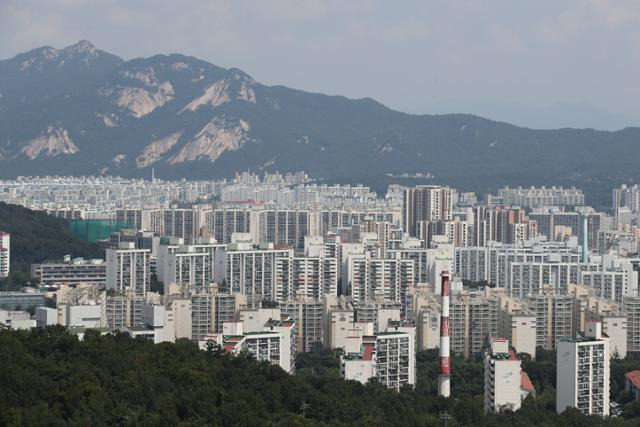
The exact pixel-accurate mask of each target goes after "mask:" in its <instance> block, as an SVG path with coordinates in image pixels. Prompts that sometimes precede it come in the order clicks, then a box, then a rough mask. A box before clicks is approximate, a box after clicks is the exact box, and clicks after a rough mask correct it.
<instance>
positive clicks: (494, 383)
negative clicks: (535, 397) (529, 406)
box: [484, 338, 522, 413]
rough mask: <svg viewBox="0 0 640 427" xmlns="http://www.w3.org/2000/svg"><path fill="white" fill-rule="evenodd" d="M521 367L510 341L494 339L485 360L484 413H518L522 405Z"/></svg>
mask: <svg viewBox="0 0 640 427" xmlns="http://www.w3.org/2000/svg"><path fill="white" fill-rule="evenodd" d="M521 371H522V369H521V367H520V359H518V356H517V355H516V353H515V352H514V351H513V350H511V349H509V341H508V340H506V339H504V338H494V339H493V340H492V341H491V351H490V352H487V355H486V356H485V360H484V412H485V413H490V412H501V411H503V410H505V409H509V410H512V411H517V410H518V409H520V406H521V404H522V397H521V383H522V378H521Z"/></svg>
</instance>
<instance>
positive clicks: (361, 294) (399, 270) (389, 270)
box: [347, 254, 415, 304]
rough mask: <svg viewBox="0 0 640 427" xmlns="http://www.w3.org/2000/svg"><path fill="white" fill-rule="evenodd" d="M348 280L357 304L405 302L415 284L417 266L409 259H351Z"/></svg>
mask: <svg viewBox="0 0 640 427" xmlns="http://www.w3.org/2000/svg"><path fill="white" fill-rule="evenodd" d="M347 280H348V286H349V287H350V288H351V296H352V298H353V301H354V303H355V304H360V303H364V302H366V301H375V300H377V299H380V298H382V299H384V300H385V301H396V302H404V301H405V300H406V297H407V292H408V290H409V289H410V288H412V287H413V286H414V284H415V276H414V263H413V261H412V260H409V259H404V260H403V259H400V258H396V259H380V258H371V256H370V255H369V254H366V255H365V256H364V257H363V256H351V257H349V260H348V275H347Z"/></svg>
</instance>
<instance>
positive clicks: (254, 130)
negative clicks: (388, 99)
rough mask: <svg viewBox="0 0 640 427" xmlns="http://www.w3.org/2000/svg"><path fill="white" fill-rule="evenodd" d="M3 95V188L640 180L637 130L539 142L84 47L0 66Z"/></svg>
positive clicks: (464, 121) (545, 134)
mask: <svg viewBox="0 0 640 427" xmlns="http://www.w3.org/2000/svg"><path fill="white" fill-rule="evenodd" d="M33 58H36V59H35V60H32V59H33ZM43 58H44V59H43ZM29 61H31V62H29ZM25 64H27V65H26V66H25ZM21 67H22V68H21ZM32 67H34V68H33V69H31V68H32ZM0 95H2V96H1V97H0V113H1V114H0V176H1V177H14V176H17V175H30V174H36V175H45V174H101V173H102V174H117V175H123V176H136V177H138V176H149V175H150V170H151V168H154V169H155V170H156V174H157V175H158V176H164V177H167V178H181V177H186V178H222V177H230V176H233V174H234V173H235V172H238V171H244V170H253V171H256V172H260V171H263V170H270V171H272V170H279V171H282V172H289V171H296V170H305V171H307V172H308V173H309V174H310V175H311V176H312V177H314V178H316V179H319V180H324V181H325V182H332V181H336V180H343V181H348V182H353V181H356V180H357V181H359V182H363V183H365V184H369V185H372V186H374V187H376V188H377V187H382V186H384V185H385V184H387V183H389V182H391V181H390V179H389V178H388V175H387V174H401V173H404V172H406V173H409V174H413V173H418V172H421V173H428V174H431V175H432V176H434V177H435V180H434V182H439V183H444V184H450V185H455V186H459V187H460V188H461V189H464V190H469V191H488V190H491V189H495V188H496V187H499V186H502V185H506V184H509V185H534V184H535V185H550V184H557V185H576V186H580V187H588V188H586V189H587V190H588V191H592V192H593V193H594V194H595V195H596V196H594V197H595V198H594V200H598V199H600V200H605V199H606V197H605V192H606V191H607V192H608V191H610V188H611V187H613V186H617V185H619V184H620V183H622V182H631V181H634V180H637V179H639V178H640V173H638V172H636V168H635V165H636V164H638V162H639V161H640V150H637V144H638V141H640V129H638V128H633V127H629V128H625V129H622V130H619V131H599V130H593V129H573V128H564V129H554V130H534V129H528V128H523V127H518V126H515V125H512V124H509V123H505V122H499V121H494V120H491V119H485V118H482V117H479V116H474V115H471V114H442V115H429V114H425V115H416V114H408V113H403V112H399V111H396V110H393V109H391V108H389V107H387V106H385V105H384V104H382V103H380V102H378V101H376V100H374V99H372V98H369V97H366V98H361V99H350V98H347V97H344V96H341V95H324V94H318V93H311V92H306V91H302V90H298V89H291V88H288V87H286V86H283V85H273V86H268V85H264V84H261V83H260V82H258V81H256V80H254V79H253V77H251V75H250V74H248V73H246V72H244V71H242V70H240V69H238V68H228V69H227V68H222V67H218V66H216V65H214V64H210V63H208V62H206V61H203V60H201V59H198V58H196V57H192V56H187V55H182V54H179V53H172V54H166V55H165V54H156V55H153V56H150V57H147V58H134V59H131V60H123V59H122V58H119V57H118V56H116V55H112V54H110V53H108V52H105V51H102V50H99V49H97V48H96V47H95V46H93V45H92V44H91V43H90V42H87V41H81V42H78V43H76V44H74V45H71V46H68V47H66V48H63V49H54V48H51V47H46V46H45V47H41V48H37V49H33V50H31V51H29V52H26V53H23V54H18V55H16V56H14V57H13V58H10V59H6V60H2V61H0ZM403 182H404V181H403ZM607 187H608V189H607Z"/></svg>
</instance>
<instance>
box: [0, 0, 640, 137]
mask: <svg viewBox="0 0 640 427" xmlns="http://www.w3.org/2000/svg"><path fill="white" fill-rule="evenodd" d="M397 6H398V5H397V4H395V3H394V4H391V3H385V2H380V1H365V0H362V1H352V2H337V1H334V0H318V1H299V2H294V1H291V0H277V1H270V2H260V1H247V2H241V3H238V2H232V1H224V0H220V1H211V2H207V3H206V4H203V3H201V2H194V1H191V0H189V1H183V2H179V3H174V2H167V1H154V2H150V1H138V2H135V3H132V2H124V1H113V2H103V1H97V2H96V1H88V0H52V1H42V2H40V1H16V0H8V1H4V2H2V4H1V5H0V28H1V29H0V35H1V36H2V37H0V58H3V59H5V58H9V57H12V56H14V55H16V54H17V53H20V52H24V51H27V50H29V49H32V48H35V47H39V46H43V45H51V46H54V47H58V48H59V47H63V46H65V45H68V44H72V43H75V42H76V41H78V40H80V39H88V40H90V41H91V42H93V43H94V44H95V45H96V46H97V47H98V48H100V49H103V50H106V51H109V52H111V53H113V54H116V55H120V56H122V57H124V58H126V59H129V58H133V57H138V56H149V55H153V54H156V53H172V52H178V53H184V54H187V55H194V56H196V57H198V58H201V59H203V60H206V61H209V62H212V63H214V64H216V65H220V66H223V67H237V68H240V69H242V70H244V71H246V72H247V73H249V74H251V75H252V76H253V77H254V78H255V79H256V80H258V81H260V82H262V83H265V84H269V85H274V84H281V85H285V86H289V87H293V88H297V89H302V90H306V91H311V92H322V93H327V94H340V95H345V96H348V97H351V98H362V97H372V98H375V99H376V100H378V101H380V102H382V103H384V104H385V105H387V106H389V107H391V108H394V109H397V110H401V111H407V112H411V113H447V112H469V113H474V114H479V115H483V116H485V117H489V118H492V119H496V120H502V121H508V122H512V123H514V124H518V125H523V126H529V127H561V126H573V127H594V128H601V129H617V128H622V127H624V126H630V125H640V119H639V118H640V113H639V112H638V111H637V106H636V101H635V100H636V99H637V98H638V95H639V93H638V92H640V87H638V85H637V84H635V75H636V74H637V70H638V68H639V67H638V66H639V65H640V26H639V25H638V23H639V22H640V4H639V3H637V2H633V1H616V2H613V1H569V0H566V1H554V2H551V1H544V2H536V3H535V5H534V4H522V3H518V4H515V3H508V2H499V1H476V0H469V1H462V2H455V3H444V2H442V3H440V2H418V1H409V2H404V3H403V4H402V6H403V7H401V8H399V7H397Z"/></svg>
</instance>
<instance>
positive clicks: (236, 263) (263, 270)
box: [216, 244, 293, 301]
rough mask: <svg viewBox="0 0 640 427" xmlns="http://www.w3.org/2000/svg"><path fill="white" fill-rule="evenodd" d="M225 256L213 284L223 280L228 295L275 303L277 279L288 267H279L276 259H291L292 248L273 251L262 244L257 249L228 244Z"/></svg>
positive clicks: (271, 246)
mask: <svg viewBox="0 0 640 427" xmlns="http://www.w3.org/2000/svg"><path fill="white" fill-rule="evenodd" d="M224 255H225V258H226V263H225V264H224V268H221V269H219V270H218V271H217V272H216V276H217V277H216V282H219V283H220V282H222V279H225V280H226V289H227V290H228V291H229V292H239V293H242V294H245V295H251V296H255V297H259V298H262V299H263V300H270V301H275V300H276V297H277V295H276V283H277V280H278V277H281V276H282V275H284V274H285V272H284V271H283V267H284V266H286V265H287V264H286V263H285V264H284V265H283V264H279V263H278V262H277V260H278V259H279V258H285V259H287V260H288V259H291V258H293V249H283V250H279V249H273V245H261V249H260V248H253V247H252V246H251V245H250V244H246V245H245V244H242V245H238V244H231V245H229V247H228V249H227V251H226V252H224ZM219 276H222V277H220V278H218V277H219Z"/></svg>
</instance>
